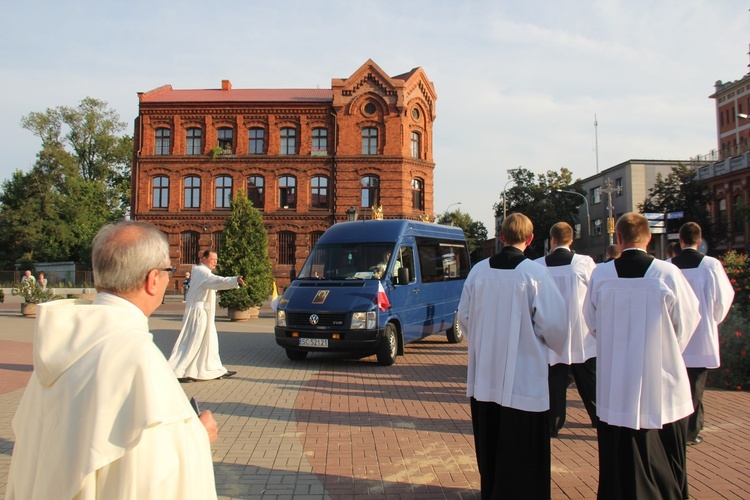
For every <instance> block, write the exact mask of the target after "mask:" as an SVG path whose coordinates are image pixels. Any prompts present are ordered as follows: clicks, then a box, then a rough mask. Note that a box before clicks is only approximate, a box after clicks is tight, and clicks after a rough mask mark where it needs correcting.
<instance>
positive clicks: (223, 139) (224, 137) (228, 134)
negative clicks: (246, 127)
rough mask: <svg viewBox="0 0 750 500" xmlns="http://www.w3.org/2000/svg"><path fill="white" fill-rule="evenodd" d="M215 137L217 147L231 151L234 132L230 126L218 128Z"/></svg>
mask: <svg viewBox="0 0 750 500" xmlns="http://www.w3.org/2000/svg"><path fill="white" fill-rule="evenodd" d="M216 137H217V139H218V140H219V147H220V148H221V149H224V150H227V151H232V139H233V138H234V134H233V131H232V129H231V128H229V127H222V128H220V129H219V130H217V131H216Z"/></svg>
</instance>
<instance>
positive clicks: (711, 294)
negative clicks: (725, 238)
mask: <svg viewBox="0 0 750 500" xmlns="http://www.w3.org/2000/svg"><path fill="white" fill-rule="evenodd" d="M681 271H682V274H684V275H685V278H686V279H687V280H688V282H689V283H690V286H691V287H692V288H693V291H694V292H695V294H696V295H697V296H698V301H699V302H700V304H701V305H700V311H701V321H700V323H699V324H698V328H696V329H695V334H694V335H693V337H692V338H691V339H690V342H689V343H688V345H687V347H686V348H685V351H684V352H683V353H682V358H683V359H684V360H685V366H687V367H688V368H718V367H719V366H720V365H721V361H720V356H719V323H721V322H722V321H724V318H725V317H726V315H727V313H728V312H729V309H730V308H731V306H732V300H734V288H732V283H730V281H729V278H728V277H727V273H726V271H725V270H724V266H722V265H721V262H720V261H719V260H717V259H714V258H713V257H709V256H708V255H706V256H704V257H703V259H702V260H701V263H700V265H699V266H698V267H696V268H692V269H681Z"/></svg>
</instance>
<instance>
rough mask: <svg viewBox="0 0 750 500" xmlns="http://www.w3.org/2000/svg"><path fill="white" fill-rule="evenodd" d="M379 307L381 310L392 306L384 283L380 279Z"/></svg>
mask: <svg viewBox="0 0 750 500" xmlns="http://www.w3.org/2000/svg"><path fill="white" fill-rule="evenodd" d="M378 307H379V308H380V310H381V311H385V310H386V309H388V308H389V307H391V303H390V301H389V300H388V296H387V295H386V294H385V288H383V283H382V282H380V281H378Z"/></svg>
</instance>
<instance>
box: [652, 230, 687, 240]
mask: <svg viewBox="0 0 750 500" xmlns="http://www.w3.org/2000/svg"><path fill="white" fill-rule="evenodd" d="M652 232H653V231H652ZM667 239H668V240H679V239H680V233H669V234H668V235H667Z"/></svg>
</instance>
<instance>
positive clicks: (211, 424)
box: [198, 410, 219, 443]
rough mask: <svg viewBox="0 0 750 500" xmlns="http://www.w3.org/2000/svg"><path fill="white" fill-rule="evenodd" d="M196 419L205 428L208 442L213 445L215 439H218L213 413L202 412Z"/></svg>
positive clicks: (217, 429) (217, 428) (217, 427)
mask: <svg viewBox="0 0 750 500" xmlns="http://www.w3.org/2000/svg"><path fill="white" fill-rule="evenodd" d="M198 418H199V419H200V421H201V423H202V424H203V427H205V428H206V432H207V433H208V442H209V443H213V442H214V441H216V438H218V437H219V426H218V425H217V424H216V420H215V419H214V415H213V413H211V410H203V411H202V412H201V414H200V415H198Z"/></svg>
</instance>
